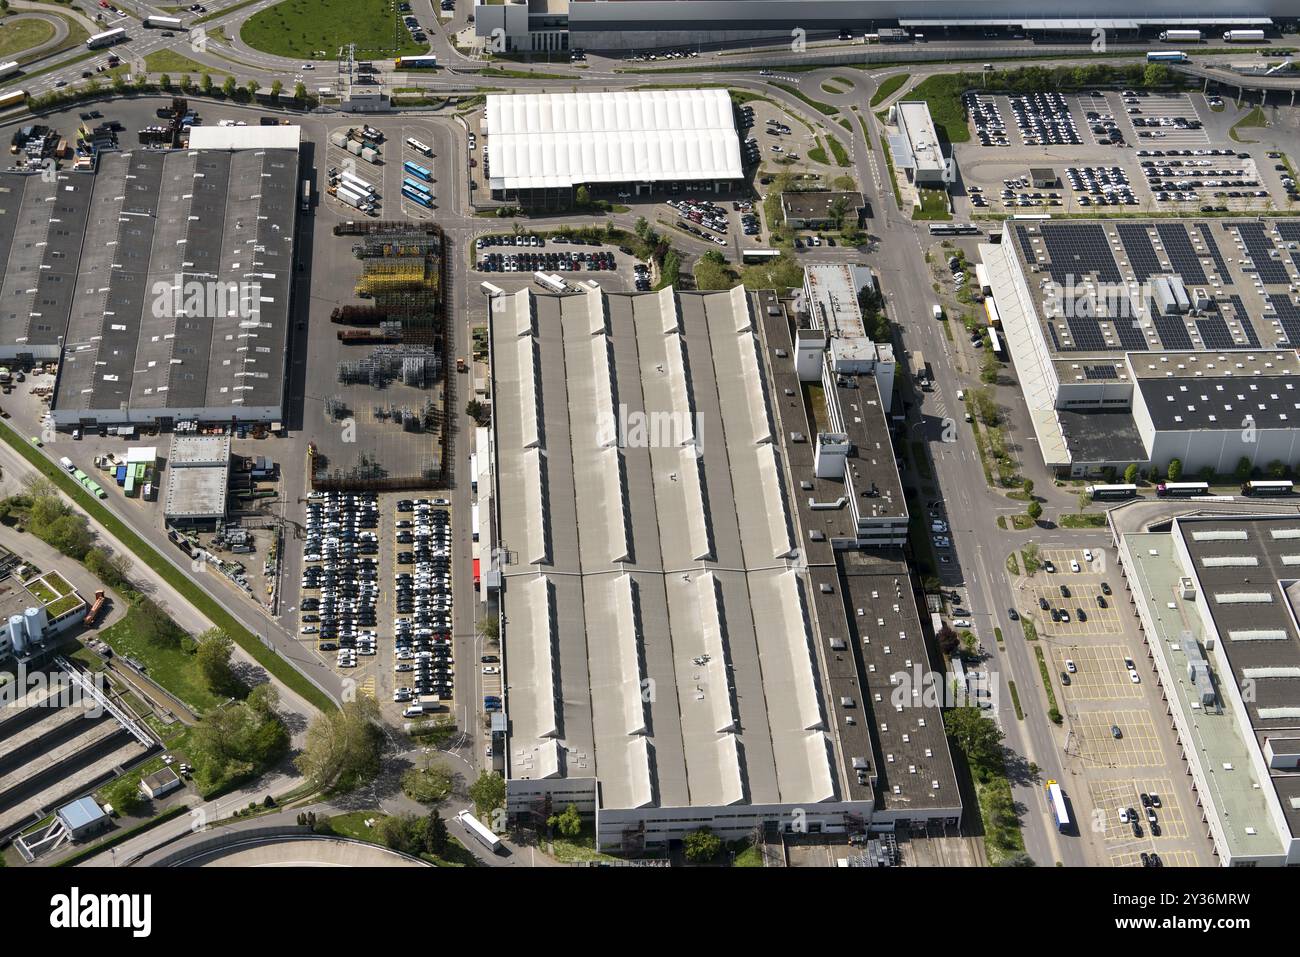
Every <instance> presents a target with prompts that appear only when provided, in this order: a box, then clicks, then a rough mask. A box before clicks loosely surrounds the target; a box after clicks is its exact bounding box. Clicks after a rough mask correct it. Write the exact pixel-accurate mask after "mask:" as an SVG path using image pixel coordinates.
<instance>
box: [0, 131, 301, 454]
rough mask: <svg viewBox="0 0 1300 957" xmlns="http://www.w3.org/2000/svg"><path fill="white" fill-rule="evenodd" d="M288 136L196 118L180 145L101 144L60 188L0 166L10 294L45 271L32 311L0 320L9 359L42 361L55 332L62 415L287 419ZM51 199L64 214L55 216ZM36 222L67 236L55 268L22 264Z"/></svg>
mask: <svg viewBox="0 0 1300 957" xmlns="http://www.w3.org/2000/svg"><path fill="white" fill-rule="evenodd" d="M298 137H299V128H298V127H271V128H264V127H249V128H237V129H236V128H212V129H210V130H208V129H201V128H196V129H195V131H194V134H193V138H192V141H191V148H190V149H188V150H176V151H171V152H158V151H144V150H137V151H132V152H124V153H106V154H104V155H103V156H102V157H101V160H100V168H99V171H98V173H97V174H96V175H94V176H93V177H91V176H89V175H85V174H68V176H67V177H66V180H67V183H66V185H67V187H70V188H64V185H63V181H64V179H65V177H63V176H62V175H61V176H60V186H59V188H58V189H57V190H56V189H55V188H54V186H52V185H47V184H44V183H42V182H41V181H40V177H38V176H28V177H21V178H19V177H10V176H6V177H5V180H6V181H9V180H13V179H21V180H22V186H23V200H22V202H21V203H20V204H19V205H18V206H17V209H16V215H14V216H12V217H10V216H6V217H5V218H3V219H0V223H3V224H5V229H6V231H7V234H9V233H8V230H11V229H12V230H13V233H12V234H11V235H12V238H11V241H10V249H11V252H10V254H9V269H8V271H7V272H6V275H5V279H4V292H5V301H6V302H15V301H17V297H16V296H14V295H10V293H11V292H14V290H16V289H18V288H19V286H21V285H24V284H26V283H27V282H28V281H29V280H28V277H27V276H26V275H25V273H29V272H30V273H32V274H35V273H36V270H37V269H38V268H39V269H41V270H42V271H41V272H40V273H39V275H40V279H41V284H40V286H38V288H37V290H36V292H35V296H36V299H37V300H38V301H39V303H40V304H41V308H39V309H35V308H34V309H33V310H32V315H31V318H28V316H27V315H26V313H25V312H16V313H14V314H12V315H5V316H0V323H3V324H4V325H5V327H6V328H11V329H12V330H13V333H14V334H13V335H12V336H6V337H5V340H4V341H5V342H6V343H15V342H16V343H18V344H19V346H20V347H21V346H22V345H23V344H24V343H25V344H26V348H19V349H18V350H17V352H16V353H15V354H14V358H23V357H30V358H32V359H37V360H39V359H52V358H55V357H56V356H57V355H58V352H59V346H60V344H62V346H63V352H64V361H63V362H62V363H61V365H60V369H59V378H58V384H57V389H56V395H55V401H54V404H53V409H52V415H53V418H54V422H55V424H56V425H57V426H58V427H60V428H72V427H78V426H80V427H92V426H116V425H152V424H159V425H162V426H164V427H166V426H169V425H171V424H172V423H175V422H178V421H183V420H197V421H209V422H211V421H220V422H230V421H231V420H236V419H237V420H239V421H243V422H270V421H274V420H277V419H279V418H281V416H282V410H283V393H284V380H285V353H286V343H287V335H288V328H289V322H290V319H289V294H290V286H291V283H292V281H293V276H292V271H293V239H294V217H295V215H296V209H297V204H296V199H297V183H298V149H297V144H298ZM92 184H93V195H92V193H91V190H92ZM46 193H48V194H49V197H46V198H43V196H44V194H46ZM29 196H30V197H31V202H30V203H29V201H28V197H29ZM78 197H81V199H78ZM50 202H55V203H57V204H60V207H61V209H64V208H66V214H67V216H68V217H69V218H67V219H53V220H52V219H51V216H50V209H49V205H48V204H49V203H50ZM36 203H39V204H40V212H41V215H40V216H39V217H37V216H35V215H34V214H35V211H36V209H37V207H36V206H35V205H34V204H36ZM10 223H13V225H12V226H10V225H9V224H10ZM52 223H57V224H58V225H59V226H60V227H63V228H59V229H57V230H55V229H53V228H51V224H52ZM36 230H39V231H40V232H41V233H42V234H43V233H45V232H46V231H49V232H50V235H51V236H53V237H55V240H56V241H57V243H61V244H63V245H66V246H67V247H68V248H67V249H66V250H61V249H60V248H59V246H58V245H56V243H55V242H54V241H52V242H51V244H50V245H49V246H48V247H46V250H45V253H44V256H45V259H47V260H52V261H53V265H54V267H55V268H54V269H53V270H47V269H45V265H44V264H42V263H37V262H35V260H33V261H32V262H31V263H30V264H28V263H27V262H26V259H27V258H30V257H28V256H27V253H26V250H27V248H28V244H27V242H25V241H24V242H20V241H19V240H20V239H23V238H25V235H24V234H25V233H32V232H33V231H36ZM40 238H44V236H42V237H40ZM60 264H62V267H63V268H62V269H61V270H60V269H59V266H60ZM46 287H48V289H49V291H48V292H43V291H42V290H44V289H46ZM14 349H15V347H14V346H12V345H10V346H9V347H8V348H7V350H6V354H9V353H10V352H14ZM18 353H21V355H19V354H18Z"/></svg>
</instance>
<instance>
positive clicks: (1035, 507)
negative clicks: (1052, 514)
mask: <svg viewBox="0 0 1300 957" xmlns="http://www.w3.org/2000/svg"><path fill="white" fill-rule="evenodd" d="M1025 514H1026V515H1028V516H1029V519H1030V521H1033V522H1037V521H1038V520H1039V519H1040V518H1042V517H1043V506H1042V504H1041V503H1039V501H1038V500H1037V499H1035V500H1034V501H1032V502H1030V503H1029V507H1028V508H1026V509H1025Z"/></svg>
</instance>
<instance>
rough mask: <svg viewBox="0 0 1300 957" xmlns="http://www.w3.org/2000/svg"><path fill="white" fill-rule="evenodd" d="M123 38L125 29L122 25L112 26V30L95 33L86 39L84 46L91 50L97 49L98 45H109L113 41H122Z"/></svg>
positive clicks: (124, 37)
mask: <svg viewBox="0 0 1300 957" xmlns="http://www.w3.org/2000/svg"><path fill="white" fill-rule="evenodd" d="M125 40H126V29H125V28H124V27H114V28H113V29H112V30H105V31H104V32H103V33H96V34H95V35H94V36H93V37H91V38H90V39H89V40H87V41H86V47H87V48H88V49H91V50H98V49H99V48H100V47H111V46H112V45H113V44H114V43H122V42H123V41H125Z"/></svg>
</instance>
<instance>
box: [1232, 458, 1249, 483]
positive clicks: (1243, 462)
mask: <svg viewBox="0 0 1300 957" xmlns="http://www.w3.org/2000/svg"><path fill="white" fill-rule="evenodd" d="M1252 468H1253V467H1252V466H1251V464H1250V459H1248V458H1246V456H1244V455H1243V456H1242V457H1241V458H1240V459H1238V460H1237V469H1236V471H1235V472H1234V473H1233V474H1234V476H1235V477H1236V479H1237V481H1238V482H1247V481H1249V480H1250V473H1251V471H1252Z"/></svg>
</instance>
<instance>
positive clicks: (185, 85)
mask: <svg viewBox="0 0 1300 957" xmlns="http://www.w3.org/2000/svg"><path fill="white" fill-rule="evenodd" d="M193 89H194V77H192V76H190V75H189V74H188V73H186V74H183V75H182V76H181V91H182V92H184V93H189V92H190V91H191V90H193Z"/></svg>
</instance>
